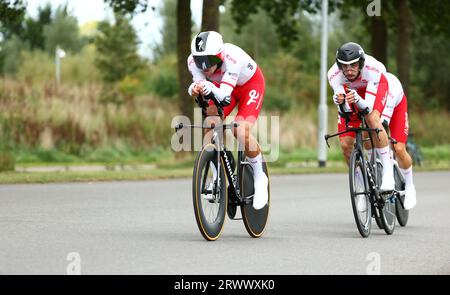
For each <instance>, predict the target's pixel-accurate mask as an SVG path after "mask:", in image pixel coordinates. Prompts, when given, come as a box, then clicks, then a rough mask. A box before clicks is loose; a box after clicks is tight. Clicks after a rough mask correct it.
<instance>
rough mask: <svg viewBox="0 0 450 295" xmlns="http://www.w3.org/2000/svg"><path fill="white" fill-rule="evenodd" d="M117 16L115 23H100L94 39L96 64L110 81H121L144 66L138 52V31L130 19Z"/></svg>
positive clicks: (106, 80)
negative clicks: (96, 52)
mask: <svg viewBox="0 0 450 295" xmlns="http://www.w3.org/2000/svg"><path fill="white" fill-rule="evenodd" d="M115 18H116V22H115V23H114V24H109V23H108V22H106V21H103V22H100V23H99V25H98V30H99V34H98V35H97V37H96V38H95V40H94V44H95V46H96V47H97V51H98V55H97V58H96V64H97V66H98V68H99V70H100V72H101V73H102V76H103V79H104V80H105V82H108V83H114V82H118V81H121V80H122V79H123V78H125V77H126V76H127V75H132V74H134V73H135V72H136V71H137V70H138V69H139V68H140V67H141V66H142V61H141V59H140V58H139V56H138V54H137V45H138V40H137V36H136V32H135V31H134V29H133V27H132V26H131V24H130V20H129V19H128V18H127V17H125V16H123V15H120V14H116V15H115Z"/></svg>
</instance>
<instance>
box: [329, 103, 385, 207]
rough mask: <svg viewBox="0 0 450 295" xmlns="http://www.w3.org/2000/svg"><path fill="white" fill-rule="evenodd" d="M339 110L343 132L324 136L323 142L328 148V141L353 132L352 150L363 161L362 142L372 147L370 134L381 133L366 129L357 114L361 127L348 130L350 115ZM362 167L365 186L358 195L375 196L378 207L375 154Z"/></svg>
mask: <svg viewBox="0 0 450 295" xmlns="http://www.w3.org/2000/svg"><path fill="white" fill-rule="evenodd" d="M339 108H340V110H341V112H340V114H341V116H342V117H343V118H344V119H345V126H346V128H345V130H344V131H341V132H338V133H335V134H332V135H328V134H326V135H325V141H326V143H327V145H328V147H330V145H329V143H328V139H330V138H332V137H335V136H339V135H341V134H344V133H348V132H355V134H356V136H355V137H356V139H355V146H354V149H355V150H357V151H359V153H360V154H361V155H362V157H363V159H365V158H364V149H365V148H364V142H365V141H367V140H370V144H371V146H372V147H373V146H374V144H373V136H372V133H371V132H375V133H376V134H377V136H378V134H379V133H380V132H381V130H380V129H379V128H368V126H367V123H366V120H365V118H364V116H362V115H361V114H359V113H358V117H359V119H360V120H361V127H358V128H349V127H348V123H349V121H350V119H349V115H350V114H351V113H350V112H346V111H345V110H344V108H343V106H342V105H339ZM363 132H368V136H369V137H368V138H363ZM367 163H369V167H367ZM361 164H362V167H363V170H364V171H365V172H364V171H361V172H362V174H363V178H364V185H365V191H364V192H361V193H360V194H369V195H374V196H375V200H373V201H374V205H378V200H379V199H380V196H379V194H378V190H377V187H376V186H377V182H378V179H377V178H378V165H377V164H376V155H375V152H374V151H373V152H372V155H371V157H370V159H369V161H367V162H366V161H365V160H363V161H362V163H361Z"/></svg>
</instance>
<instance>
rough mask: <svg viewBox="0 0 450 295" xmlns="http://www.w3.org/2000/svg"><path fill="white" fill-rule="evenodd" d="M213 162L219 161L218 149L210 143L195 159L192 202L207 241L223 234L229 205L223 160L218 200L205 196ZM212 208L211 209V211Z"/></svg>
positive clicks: (220, 169)
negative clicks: (211, 199) (207, 178)
mask: <svg viewBox="0 0 450 295" xmlns="http://www.w3.org/2000/svg"><path fill="white" fill-rule="evenodd" d="M211 161H217V148H216V146H215V145H213V144H212V143H208V144H206V145H204V146H203V148H202V149H201V150H200V152H199V153H198V154H197V157H196V158H195V162H194V172H193V177H192V181H193V184H192V200H193V205H194V215H195V220H196V222H197V226H198V229H199V230H200V233H201V234H202V236H203V237H204V238H205V239H206V240H207V241H215V240H217V239H218V238H219V236H220V234H221V233H222V229H223V225H224V222H225V212H226V211H227V203H228V194H227V189H226V182H227V180H226V177H225V168H224V167H225V166H224V165H223V162H222V159H220V161H221V164H220V165H219V166H220V168H219V169H218V170H219V171H218V179H219V180H220V181H219V183H220V186H219V193H218V195H219V196H218V200H214V201H210V200H207V199H205V194H204V193H203V192H204V190H205V186H206V182H205V179H206V175H207V174H208V171H209V167H210V162H211ZM205 173H206V174H205ZM210 207H211V209H209V208H210ZM206 211H209V212H206Z"/></svg>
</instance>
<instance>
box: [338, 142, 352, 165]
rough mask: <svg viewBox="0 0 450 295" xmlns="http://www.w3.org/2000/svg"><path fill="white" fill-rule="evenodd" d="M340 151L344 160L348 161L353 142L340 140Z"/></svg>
mask: <svg viewBox="0 0 450 295" xmlns="http://www.w3.org/2000/svg"><path fill="white" fill-rule="evenodd" d="M341 149H342V153H343V154H344V156H345V158H346V159H347V161H348V159H349V158H350V155H351V153H352V151H353V142H351V141H349V140H342V141H341Z"/></svg>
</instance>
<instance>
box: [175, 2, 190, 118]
mask: <svg viewBox="0 0 450 295" xmlns="http://www.w3.org/2000/svg"><path fill="white" fill-rule="evenodd" d="M191 26H192V17H191V1H190V0H177V59H178V64H177V65H178V81H179V88H178V98H179V103H180V109H181V112H182V113H183V115H186V116H188V117H189V118H192V103H188V102H191V100H187V96H188V94H187V89H188V87H189V85H190V84H191V83H192V77H191V74H190V73H189V71H188V69H187V62H186V59H187V57H188V56H189V54H190V53H191V34H192V31H191Z"/></svg>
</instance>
